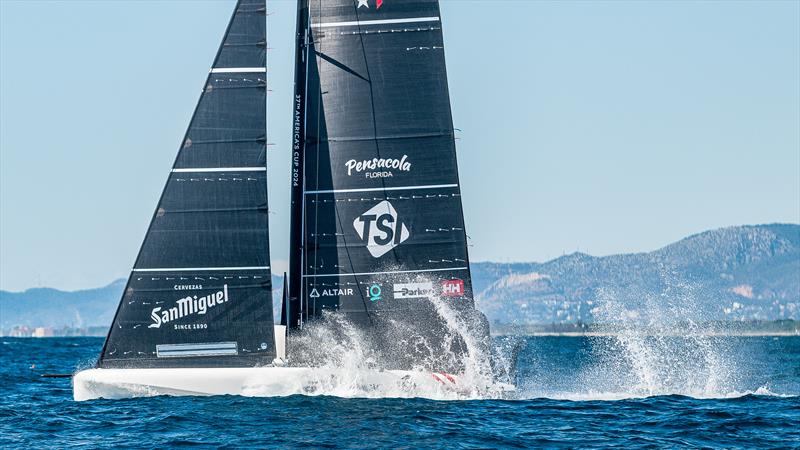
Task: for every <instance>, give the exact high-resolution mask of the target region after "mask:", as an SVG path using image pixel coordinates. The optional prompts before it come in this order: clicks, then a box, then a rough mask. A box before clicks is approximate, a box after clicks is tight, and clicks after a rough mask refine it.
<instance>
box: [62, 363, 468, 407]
mask: <svg viewBox="0 0 800 450" xmlns="http://www.w3.org/2000/svg"><path fill="white" fill-rule="evenodd" d="M72 383H73V396H74V398H75V400H77V401H82V400H91V399H95V398H130V397H147V396H155V395H244V396H254V397H275V396H287V395H295V394H303V395H334V396H340V397H425V398H432V399H457V398H464V397H469V396H470V394H469V391H470V390H469V389H465V386H459V383H458V380H457V379H456V378H455V377H454V376H452V375H447V374H441V373H430V372H422V371H404V370H385V371H378V370H347V371H345V370H342V369H326V368H306V367H249V368H213V369H211V368H209V369H191V368H181V369H178V368H170V369H89V370H84V371H81V372H78V373H77V374H75V376H74V377H73V379H72Z"/></svg>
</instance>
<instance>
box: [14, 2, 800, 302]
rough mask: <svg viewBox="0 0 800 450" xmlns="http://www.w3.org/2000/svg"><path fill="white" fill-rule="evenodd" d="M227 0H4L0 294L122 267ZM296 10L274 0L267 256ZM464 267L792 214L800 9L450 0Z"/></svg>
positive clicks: (797, 200) (277, 243) (69, 284)
mask: <svg viewBox="0 0 800 450" xmlns="http://www.w3.org/2000/svg"><path fill="white" fill-rule="evenodd" d="M232 6H233V1H232V0H225V1H201V2H191V1H171V2H170V1H165V2H154V1H153V2H146V1H141V2H140V1H127V2H126V1H114V2H99V1H98V2H81V1H70V2H36V1H8V0H2V1H0V289H7V290H22V289H25V288H28V287H32V286H38V285H44V286H54V287H58V288H63V289H78V288H84V287H91V286H99V285H103V284H105V283H108V282H110V281H111V280H113V279H116V278H119V277H124V276H127V274H128V271H129V270H130V267H131V265H132V264H133V261H134V258H135V256H136V252H137V250H138V248H139V245H140V244H141V240H142V238H143V236H144V232H145V230H146V228H147V224H148V221H149V219H150V216H151V214H152V211H153V209H154V208H155V202H156V201H157V199H158V195H159V193H160V192H161V189H162V188H163V184H164V182H165V180H166V177H167V175H168V172H169V169H170V165H171V163H172V161H173V159H174V157H175V153H176V152H177V149H178V145H179V143H180V140H181V137H182V135H183V133H184V131H185V129H186V126H187V124H188V121H189V117H190V115H191V113H192V110H193V108H194V106H195V102H196V100H197V98H198V95H199V92H200V88H201V86H202V85H203V81H204V79H205V76H206V74H207V71H208V68H209V66H210V64H211V61H212V59H213V57H214V53H215V52H216V49H217V46H218V44H219V40H220V38H221V35H222V32H223V31H224V29H225V26H226V23H227V20H228V17H229V15H230V12H231V10H232ZM294 8H295V3H294V1H270V2H269V9H270V10H271V11H272V15H271V16H270V17H269V24H268V26H269V36H268V37H269V42H270V46H271V47H272V50H271V51H270V53H269V64H268V65H269V74H270V75H269V76H270V83H271V86H270V87H271V89H272V92H271V94H270V98H269V107H268V110H269V121H268V122H269V123H268V131H269V135H270V141H272V142H274V143H275V144H276V145H274V146H273V147H272V150H271V153H270V154H269V160H268V165H269V175H270V185H269V188H270V201H271V205H270V206H271V209H272V210H273V214H272V215H271V242H272V250H273V252H272V258H273V266H274V267H275V268H276V269H278V270H281V267H283V266H285V260H286V258H287V241H288V209H289V208H288V195H289V189H288V187H289V170H288V169H289V151H288V149H289V142H290V130H291V107H292V103H291V95H292V76H293V75H292V71H293V61H292V58H293V47H292V46H293V31H294ZM442 17H443V26H444V34H445V48H446V56H447V63H448V77H449V80H450V93H451V102H452V106H453V117H454V122H455V126H456V127H457V128H459V129H460V130H461V132H460V135H459V140H458V142H457V146H458V157H459V164H460V176H461V180H462V185H463V186H462V189H463V200H464V208H465V215H466V222H467V223H466V225H467V233H468V234H469V235H470V237H471V239H472V240H471V244H472V247H470V255H471V258H472V259H473V260H474V261H484V260H494V261H543V260H547V259H550V258H554V257H557V256H560V255H562V254H564V253H570V252H573V251H576V250H580V251H583V252H587V253H590V254H593V255H605V254H612V253H621V252H632V251H648V250H652V249H655V248H658V247H660V246H663V245H665V244H668V243H670V242H672V241H675V240H677V239H680V238H682V237H684V236H686V235H688V234H691V233H695V232H699V231H703V230H706V229H709V228H717V227H722V226H728V225H738V224H755V223H768V222H794V223H797V222H800V125H798V124H800V2H795V1H779V2H722V1H720V2H679V1H675V2H622V1H620V2H578V1H572V2H524V1H498V0H491V1H464V0H451V1H443V2H442Z"/></svg>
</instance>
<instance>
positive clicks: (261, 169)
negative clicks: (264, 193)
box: [172, 167, 267, 173]
mask: <svg viewBox="0 0 800 450" xmlns="http://www.w3.org/2000/svg"><path fill="white" fill-rule="evenodd" d="M172 171H173V172H175V173H183V172H266V171H267V168H266V167H188V168H181V169H172Z"/></svg>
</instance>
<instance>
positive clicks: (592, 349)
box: [0, 336, 800, 448]
mask: <svg viewBox="0 0 800 450" xmlns="http://www.w3.org/2000/svg"><path fill="white" fill-rule="evenodd" d="M497 340H498V346H501V345H503V341H508V340H514V341H516V344H522V350H521V351H520V353H519V358H518V366H517V368H516V379H517V392H515V393H513V395H509V396H508V398H505V399H485V400H481V399H475V400H464V401H459V400H452V401H435V400H425V399H396V398H378V399H374V398H373V399H364V398H338V397H330V396H314V397H309V396H292V397H284V398H255V397H236V396H224V397H151V398H137V399H127V400H93V401H87V402H74V401H73V400H72V390H71V385H70V381H69V379H49V378H42V377H40V375H41V374H43V373H64V372H67V373H69V372H73V371H75V370H77V369H80V368H86V367H89V366H91V365H92V364H93V361H94V358H95V357H96V355H97V354H98V352H99V351H100V347H101V346H102V342H103V341H102V339H100V338H46V339H13V338H0V341H2V346H1V347H0V376H2V380H3V387H4V388H5V392H4V393H3V396H2V400H0V448H21V447H24V448H29V447H56V448H61V447H87V448H98V447H103V448H105V447H115V448H124V447H177V446H202V447H281V448H286V447H308V446H310V447H353V448H374V447H397V448H408V447H414V448H416V447H431V448H505V447H571V448H574V447H611V446H624V447H633V448H663V447H725V448H756V447H758V448H800V397H798V395H800V337H705V338H690V337H652V336H639V337H636V336H622V337H525V338H497Z"/></svg>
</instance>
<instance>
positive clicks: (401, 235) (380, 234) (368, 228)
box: [353, 200, 411, 258]
mask: <svg viewBox="0 0 800 450" xmlns="http://www.w3.org/2000/svg"><path fill="white" fill-rule="evenodd" d="M353 227H354V228H355V229H356V233H358V237H360V238H361V240H363V241H366V243H367V250H369V253H370V254H371V255H372V256H373V257H375V258H380V257H381V256H383V255H385V254H386V253H387V252H389V251H390V250H391V249H393V248H395V247H397V246H398V245H400V244H402V243H403V242H405V241H407V240H408V238H409V237H411V232H410V231H409V230H408V227H406V225H405V223H403V221H402V220H400V219H398V216H397V210H395V209H394V206H392V204H391V203H389V201H388V200H384V201H382V202H380V203H378V204H377V205H375V206H373V207H372V208H370V209H369V210H367V211H366V212H364V213H363V214H361V215H360V216H358V217H356V218H355V220H353Z"/></svg>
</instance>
